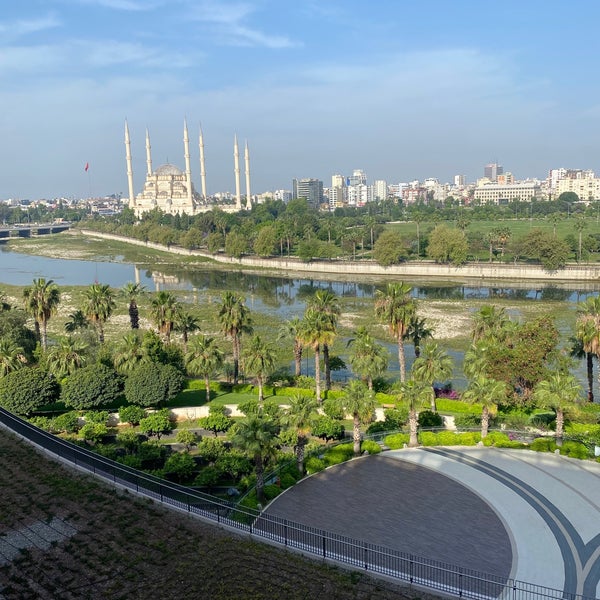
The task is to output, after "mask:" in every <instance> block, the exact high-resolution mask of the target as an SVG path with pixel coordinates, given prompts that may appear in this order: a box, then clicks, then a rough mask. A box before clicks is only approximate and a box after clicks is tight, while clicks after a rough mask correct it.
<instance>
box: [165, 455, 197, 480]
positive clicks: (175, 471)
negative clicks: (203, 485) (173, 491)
mask: <svg viewBox="0 0 600 600" xmlns="http://www.w3.org/2000/svg"><path fill="white" fill-rule="evenodd" d="M195 470H196V462H195V461H194V459H193V458H192V457H191V456H190V455H189V454H188V453H187V452H175V453H174V454H171V456H169V458H167V460H166V461H165V466H164V467H163V472H164V473H165V475H166V476H167V477H169V478H173V479H175V481H177V482H178V483H182V482H184V481H187V480H188V479H190V477H191V476H192V475H193V474H194V471H195Z"/></svg>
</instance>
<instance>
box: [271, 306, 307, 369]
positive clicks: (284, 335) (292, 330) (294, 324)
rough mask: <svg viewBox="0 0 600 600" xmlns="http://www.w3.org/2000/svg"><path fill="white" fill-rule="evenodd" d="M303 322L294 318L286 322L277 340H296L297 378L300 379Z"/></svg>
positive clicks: (281, 327) (295, 360) (295, 362)
mask: <svg viewBox="0 0 600 600" xmlns="http://www.w3.org/2000/svg"><path fill="white" fill-rule="evenodd" d="M301 326H302V321H301V320H300V319H299V318H298V317H294V318H293V319H290V320H289V321H286V322H285V323H284V324H283V325H281V326H280V328H279V333H278V335H277V340H278V341H280V340H285V339H292V340H294V364H295V376H296V377H300V375H301V374H302V351H303V349H304V347H303V346H302V340H301V339H300V328H301Z"/></svg>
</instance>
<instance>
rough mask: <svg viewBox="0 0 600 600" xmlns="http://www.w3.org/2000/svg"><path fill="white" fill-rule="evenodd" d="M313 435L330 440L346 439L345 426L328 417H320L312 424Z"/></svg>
mask: <svg viewBox="0 0 600 600" xmlns="http://www.w3.org/2000/svg"><path fill="white" fill-rule="evenodd" d="M311 432H312V435H314V436H315V437H319V438H322V439H325V440H326V441H330V440H341V439H342V438H343V437H344V433H345V430H344V424H343V423H341V422H340V421H335V420H334V419H331V418H330V417H328V416H326V415H319V416H318V417H317V418H316V419H315V420H314V422H313V424H312V430H311Z"/></svg>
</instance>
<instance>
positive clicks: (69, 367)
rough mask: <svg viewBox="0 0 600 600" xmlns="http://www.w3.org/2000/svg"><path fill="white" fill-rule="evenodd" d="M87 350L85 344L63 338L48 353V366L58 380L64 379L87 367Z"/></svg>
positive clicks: (69, 338)
mask: <svg viewBox="0 0 600 600" xmlns="http://www.w3.org/2000/svg"><path fill="white" fill-rule="evenodd" d="M87 349H88V346H87V344H86V343H85V342H82V341H80V340H76V339H73V338H72V337H70V336H69V337H61V338H60V339H59V340H58V344H57V345H56V346H52V348H50V350H49V351H48V355H47V357H46V365H47V367H48V369H49V370H50V372H51V373H52V374H53V375H54V376H55V377H56V378H57V379H59V380H60V379H63V378H64V377H67V376H68V375H71V374H73V373H74V372H75V371H76V370H77V369H80V368H81V367H83V366H84V365H85V363H86V362H87V356H86V351H87Z"/></svg>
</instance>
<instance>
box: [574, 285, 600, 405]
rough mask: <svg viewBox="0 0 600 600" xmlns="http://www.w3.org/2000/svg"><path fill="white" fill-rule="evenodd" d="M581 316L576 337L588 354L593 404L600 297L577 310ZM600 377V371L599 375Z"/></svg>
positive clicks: (599, 354)
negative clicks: (594, 357)
mask: <svg viewBox="0 0 600 600" xmlns="http://www.w3.org/2000/svg"><path fill="white" fill-rule="evenodd" d="M577 312H578V313H579V316H578V317H577V321H576V323H575V336H576V337H577V339H578V340H579V341H580V342H581V345H582V349H583V351H584V352H585V353H586V359H587V376H588V399H589V400H590V402H593V399H594V392H593V384H592V385H590V383H589V382H590V381H592V380H593V369H594V365H593V360H592V356H593V355H595V356H596V358H600V296H592V297H590V298H586V300H585V301H584V302H583V303H582V304H581V305H580V306H579V307H578V308H577ZM598 376H599V377H600V371H599V373H598Z"/></svg>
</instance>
